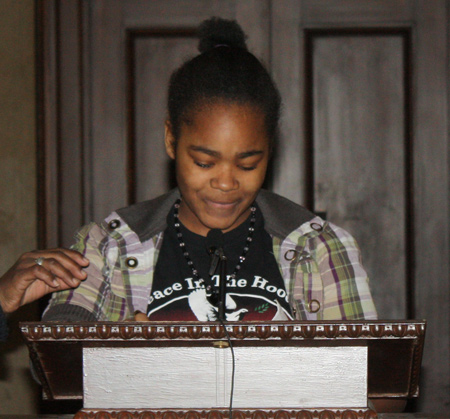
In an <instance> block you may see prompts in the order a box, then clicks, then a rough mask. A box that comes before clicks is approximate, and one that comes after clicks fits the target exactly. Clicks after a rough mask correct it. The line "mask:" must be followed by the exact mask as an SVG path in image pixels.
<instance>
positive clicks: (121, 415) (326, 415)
mask: <svg viewBox="0 0 450 419" xmlns="http://www.w3.org/2000/svg"><path fill="white" fill-rule="evenodd" d="M229 417H230V415H229V411H228V410H185V411H182V410H133V411H131V410H86V409H82V410H80V411H79V412H78V413H77V414H76V415H75V417H74V419H228V418H229ZM377 417H378V416H377V414H376V413H375V412H374V411H373V410H371V409H364V410H352V409H346V410H330V409H313V410H308V409H301V410H264V409H261V410H233V414H232V419H376V418H377Z"/></svg>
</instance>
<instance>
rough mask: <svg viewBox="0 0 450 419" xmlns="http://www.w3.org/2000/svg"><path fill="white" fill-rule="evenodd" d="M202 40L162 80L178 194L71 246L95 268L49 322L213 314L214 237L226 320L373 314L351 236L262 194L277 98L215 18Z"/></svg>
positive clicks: (89, 229)
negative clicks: (212, 235) (213, 236)
mask: <svg viewBox="0 0 450 419" xmlns="http://www.w3.org/2000/svg"><path fill="white" fill-rule="evenodd" d="M199 33H200V44H199V50H200V54H199V55H198V56H196V57H194V58H193V59H191V60H189V61H187V62H186V63H185V64H184V65H182V66H181V68H179V69H178V70H177V71H176V72H175V73H174V74H173V75H172V78H171V81H170V85H169V95H168V115H169V116H168V120H167V122H166V131H165V145H166V150H167V153H168V155H169V156H170V158H172V159H174V161H175V166H176V178H177V183H178V188H177V189H176V190H173V191H171V192H169V193H168V194H167V195H164V196H161V197H159V198H156V199H154V200H151V201H147V202H143V203H139V204H137V205H134V206H131V207H128V208H124V209H120V210H118V211H116V212H113V213H112V214H111V215H110V216H109V217H107V218H106V219H105V220H104V222H103V223H101V224H100V225H98V224H90V225H88V226H86V227H84V228H83V229H81V231H80V232H79V233H78V236H77V242H76V244H75V246H74V249H75V250H78V251H79V252H80V253H81V254H82V255H84V257H85V258H87V259H88V260H89V261H90V264H89V266H88V267H87V268H86V269H85V272H86V273H87V279H86V280H84V281H83V282H81V284H80V286H79V287H78V288H77V289H75V290H67V291H61V292H57V293H54V294H53V297H52V299H51V301H50V304H49V306H48V308H47V310H46V312H45V314H44V318H45V319H46V320H69V321H72V320H112V321H119V320H124V319H128V318H133V316H134V313H135V312H137V311H139V312H143V313H145V314H146V315H147V317H148V318H149V319H150V320H200V321H208V320H217V316H218V298H217V295H215V294H214V291H215V290H216V289H217V288H218V285H219V283H218V282H219V278H218V275H217V274H213V275H212V276H210V275H209V269H210V265H211V254H210V252H209V248H210V247H211V246H210V245H209V244H207V238H206V236H207V235H208V233H209V231H211V230H220V231H221V232H222V233H223V237H222V240H223V252H224V254H225V256H226V257H227V274H228V276H227V286H226V300H225V308H226V310H225V318H226V320H249V321H253V320H254V321H259V320H261V321H267V320H288V319H304V320H316V319H317V320H322V319H325V320H331V319H338V320H339V319H374V318H376V311H375V307H374V304H373V301H372V297H371V294H370V290H369V285H368V279H367V275H366V272H365V271H364V269H363V267H362V266H361V263H360V252H359V249H358V246H357V244H356V243H355V241H354V239H353V238H352V237H351V236H350V235H349V234H348V233H347V232H346V231H344V230H343V229H341V228H339V227H336V226H335V225H333V224H331V223H329V222H326V221H324V220H323V219H321V218H319V217H317V216H315V215H314V214H312V213H311V212H309V211H308V210H306V209H305V208H303V207H301V206H299V205H297V204H295V203H293V202H291V201H288V200H287V199H285V198H283V197H280V196H278V195H275V194H273V193H270V192H267V191H264V190H261V186H262V184H263V181H264V177H265V174H266V169H267V165H268V162H269V159H270V156H271V153H272V149H273V147H274V146H275V145H276V142H277V136H278V125H279V115H280V98H279V94H278V91H277V89H276V87H275V85H274V83H273V81H272V79H271V77H270V76H269V74H268V72H267V71H266V69H265V68H264V67H263V66H262V64H261V63H260V62H259V61H258V60H257V59H256V58H255V57H254V56H253V55H252V54H251V53H250V52H249V51H248V50H247V48H246V45H245V35H244V33H243V32H242V30H241V28H240V27H239V26H238V25H237V23H235V22H231V21H224V20H221V19H217V18H212V19H210V20H208V21H205V22H204V23H203V24H202V25H201V27H200V31H199ZM219 235H220V234H219ZM48 257H49V258H50V260H47V259H46V260H44V262H43V266H44V267H46V265H47V266H48V267H50V261H52V262H53V258H52V254H51V252H50V253H49V254H48ZM49 270H50V269H49Z"/></svg>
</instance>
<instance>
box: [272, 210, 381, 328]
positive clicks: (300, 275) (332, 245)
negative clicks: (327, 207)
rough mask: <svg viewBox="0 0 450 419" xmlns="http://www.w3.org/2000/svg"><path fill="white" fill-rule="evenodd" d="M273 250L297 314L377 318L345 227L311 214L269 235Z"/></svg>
mask: <svg viewBox="0 0 450 419" xmlns="http://www.w3.org/2000/svg"><path fill="white" fill-rule="evenodd" d="M274 254H275V255H276V258H277V260H278V262H279V264H280V267H281V271H282V274H283V277H284V280H285V285H286V291H287V292H288V294H289V298H290V302H291V306H292V308H293V310H294V312H295V316H296V318H297V319H299V320H359V319H376V318H377V313H376V310H375V306H374V303H373V300H372V296H371V292H370V288H369V280H368V277H367V273H366V271H365V270H364V268H363V267H362V264H361V253H360V250H359V247H358V245H357V243H356V241H355V239H354V238H353V237H352V236H351V235H350V234H349V233H348V232H346V231H345V230H344V229H342V228H339V227H337V226H335V225H333V224H331V223H328V222H325V221H324V220H322V219H321V218H319V217H316V218H314V219H313V220H311V221H310V222H308V223H305V224H304V225H302V226H301V227H300V228H299V229H297V230H295V231H294V232H292V233H291V234H290V235H289V236H288V237H287V238H285V239H284V240H280V239H276V238H274Z"/></svg>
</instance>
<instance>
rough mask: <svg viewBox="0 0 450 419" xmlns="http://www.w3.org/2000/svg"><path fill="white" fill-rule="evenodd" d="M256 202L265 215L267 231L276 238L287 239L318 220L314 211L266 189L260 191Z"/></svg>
mask: <svg viewBox="0 0 450 419" xmlns="http://www.w3.org/2000/svg"><path fill="white" fill-rule="evenodd" d="M256 202H257V204H258V206H259V207H260V208H261V211H262V213H263V215H264V224H265V228H266V230H267V231H268V232H269V233H270V234H273V235H276V236H280V237H286V236H288V235H289V234H290V233H291V232H292V231H294V230H296V229H298V228H299V227H300V226H302V225H303V224H305V223H307V222H310V221H311V220H313V219H314V218H316V215H315V214H314V213H313V212H312V211H310V210H308V209H307V208H305V207H303V206H302V205H299V204H297V203H295V202H293V201H291V200H290V199H288V198H285V197H283V196H281V195H278V194H276V193H274V192H269V191H267V190H265V189H261V190H260V191H259V194H258V197H257V199H256Z"/></svg>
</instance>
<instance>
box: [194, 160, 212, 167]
mask: <svg viewBox="0 0 450 419" xmlns="http://www.w3.org/2000/svg"><path fill="white" fill-rule="evenodd" d="M194 163H195V164H196V165H197V166H198V167H201V168H202V169H208V168H210V167H211V166H212V164H209V163H200V162H199V161H195V162H194Z"/></svg>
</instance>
